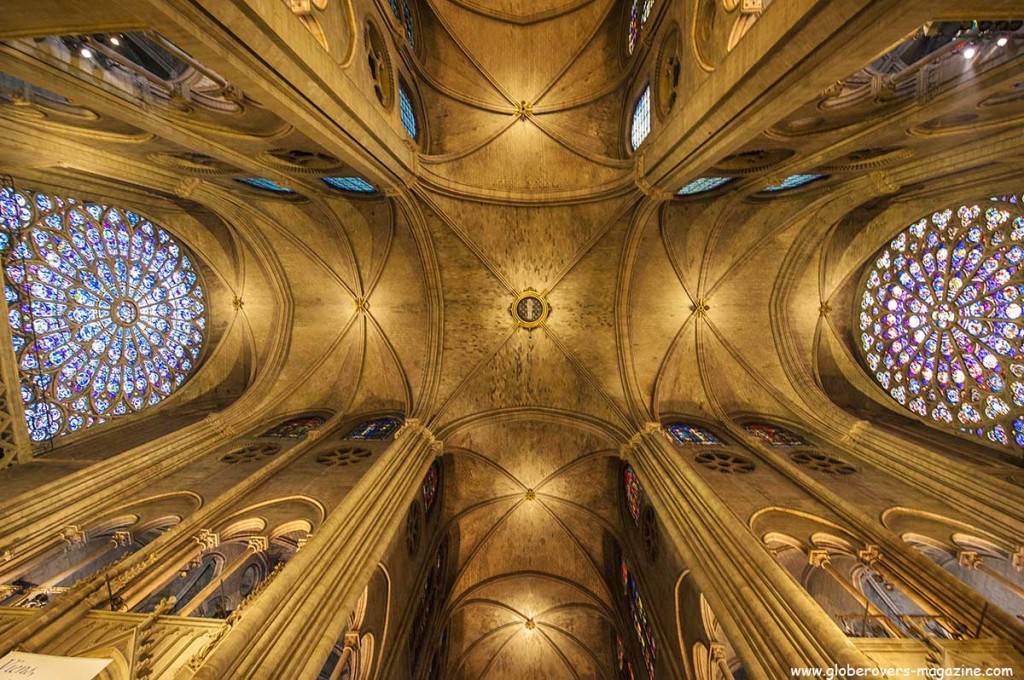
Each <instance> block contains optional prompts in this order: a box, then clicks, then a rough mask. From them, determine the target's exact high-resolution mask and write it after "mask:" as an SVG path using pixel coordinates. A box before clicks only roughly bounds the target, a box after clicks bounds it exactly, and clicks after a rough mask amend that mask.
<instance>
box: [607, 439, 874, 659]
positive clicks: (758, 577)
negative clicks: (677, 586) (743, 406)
mask: <svg viewBox="0 0 1024 680" xmlns="http://www.w3.org/2000/svg"><path fill="white" fill-rule="evenodd" d="M623 453H624V454H625V456H626V458H627V460H628V461H629V462H630V463H631V464H632V466H633V468H634V469H635V470H636V473H637V476H638V477H639V478H640V480H641V482H643V485H644V489H645V490H646V492H647V494H648V496H649V498H650V500H651V504H652V505H653V506H654V508H655V509H656V510H657V511H658V517H659V519H660V520H661V525H662V527H663V530H664V532H665V534H666V536H667V537H668V538H669V540H671V542H672V544H673V546H674V547H675V548H676V550H678V551H679V554H680V556H681V557H682V558H683V561H684V562H685V564H686V566H687V567H689V568H690V570H691V571H692V573H693V577H694V580H695V581H696V584H697V587H698V588H699V589H700V591H701V592H702V593H704V596H705V597H706V598H707V599H708V602H709V603H710V604H711V606H712V608H713V609H714V611H715V612H716V613H717V614H718V617H719V619H720V621H721V623H722V627H723V629H724V630H725V634H726V635H727V636H728V638H729V640H730V641H731V642H732V644H733V647H734V648H735V649H736V651H737V653H738V654H739V656H740V659H741V660H742V661H743V665H744V668H746V670H747V672H748V673H749V674H750V677H752V678H786V677H789V675H790V669H791V668H796V667H810V668H829V667H831V666H833V665H835V664H838V665H841V666H846V665H849V666H852V667H863V668H872V667H874V666H875V664H874V663H872V662H871V660H870V659H868V658H867V657H866V656H864V655H863V654H862V653H861V652H860V651H859V650H858V649H857V648H856V647H855V646H854V645H853V643H852V642H851V641H850V640H849V639H848V638H847V637H846V636H845V635H844V634H843V632H842V631H841V630H840V629H839V627H838V626H837V625H836V624H835V623H834V622H833V621H832V620H831V619H830V618H829V616H828V615H827V614H826V613H825V612H824V611H823V610H822V609H821V608H820V607H819V606H818V604H817V603H816V602H815V601H814V600H813V599H812V598H811V596H810V595H808V594H807V592H806V591H805V590H804V589H803V588H802V587H800V585H799V584H798V583H797V582H796V581H795V580H793V578H792V577H791V576H790V575H789V573H788V572H787V571H786V570H785V569H783V568H782V566H781V565H779V563H778V562H776V561H775V559H774V558H772V556H771V555H770V554H769V553H768V551H767V550H765V548H764V546H763V545H762V544H761V542H760V541H759V540H758V539H757V537H756V536H754V534H753V533H751V531H750V529H748V528H747V526H746V525H745V524H744V523H743V522H742V521H741V520H740V518H739V517H737V516H736V515H735V514H734V513H733V511H732V508H730V507H729V505H728V504H727V503H726V502H725V501H723V500H722V499H721V498H719V496H718V495H717V494H716V493H715V491H714V489H712V488H711V486H710V485H708V484H707V482H705V481H704V480H703V478H701V476H700V474H699V473H698V472H697V471H696V470H695V469H694V468H693V467H692V466H691V465H690V464H689V462H688V461H686V460H685V459H684V454H683V452H681V451H680V450H679V449H677V448H676V447H675V446H673V444H672V443H671V441H670V438H669V435H668V433H667V432H665V430H664V429H663V428H662V427H661V425H659V424H658V423H647V424H646V425H645V427H644V430H643V431H642V432H640V433H638V434H637V435H636V436H634V437H633V439H631V440H630V442H629V444H627V445H626V446H625V447H623Z"/></svg>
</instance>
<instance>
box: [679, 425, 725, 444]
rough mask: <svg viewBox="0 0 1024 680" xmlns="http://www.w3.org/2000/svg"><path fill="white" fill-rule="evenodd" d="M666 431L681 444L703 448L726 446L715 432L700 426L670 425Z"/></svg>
mask: <svg viewBox="0 0 1024 680" xmlns="http://www.w3.org/2000/svg"><path fill="white" fill-rule="evenodd" d="M665 430H666V431H667V432H668V433H669V434H670V435H672V438H673V439H675V440H676V442H678V443H680V444H699V445H701V446H723V445H724V444H725V442H723V441H722V440H721V439H720V438H719V437H718V435H716V434H715V433H714V432H712V431H711V430H709V429H707V428H704V427H700V426H699V425H691V424H689V423H670V424H668V425H666V426H665Z"/></svg>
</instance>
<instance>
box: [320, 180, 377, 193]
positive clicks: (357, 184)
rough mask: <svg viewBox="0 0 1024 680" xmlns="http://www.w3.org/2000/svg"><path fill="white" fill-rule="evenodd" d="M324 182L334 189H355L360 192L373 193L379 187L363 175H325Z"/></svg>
mask: <svg viewBox="0 0 1024 680" xmlns="http://www.w3.org/2000/svg"><path fill="white" fill-rule="evenodd" d="M323 180H324V183H325V184H327V186H329V187H331V188H333V189H339V190H341V191H355V192H358V193H360V194H372V193H375V192H376V191H377V188H376V187H375V186H373V185H372V184H370V183H369V182H367V181H366V180H365V179H363V178H362V177H324V178H323Z"/></svg>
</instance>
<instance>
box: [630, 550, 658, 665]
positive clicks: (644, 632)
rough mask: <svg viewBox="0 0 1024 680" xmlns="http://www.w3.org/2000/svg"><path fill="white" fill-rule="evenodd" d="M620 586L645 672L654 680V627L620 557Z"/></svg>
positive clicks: (655, 651) (656, 652) (656, 653)
mask: <svg viewBox="0 0 1024 680" xmlns="http://www.w3.org/2000/svg"><path fill="white" fill-rule="evenodd" d="M622 588H623V591H624V593H625V595H626V600H627V601H628V602H629V616H630V619H632V621H633V629H634V631H635V632H636V639H637V642H639V643H640V649H641V650H642V651H643V655H644V665H645V666H646V667H647V674H648V675H649V676H650V677H651V680H654V661H655V659H656V658H657V656H658V645H657V641H656V640H655V637H654V628H653V626H652V625H651V622H650V620H649V619H648V618H647V609H646V608H645V607H644V601H643V598H641V597H640V588H639V587H638V586H637V584H636V580H635V579H634V578H633V575H632V574H631V573H630V572H629V567H627V566H626V559H625V558H622Z"/></svg>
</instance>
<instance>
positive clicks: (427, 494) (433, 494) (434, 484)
mask: <svg viewBox="0 0 1024 680" xmlns="http://www.w3.org/2000/svg"><path fill="white" fill-rule="evenodd" d="M440 482H441V471H440V469H439V468H438V465H437V463H436V462H434V463H432V464H431V466H430V467H429V468H428V469H427V474H426V476H425V477H424V478H423V484H421V485H420V492H421V493H422V495H423V509H424V511H426V513H427V514H429V513H430V510H431V508H433V507H434V503H435V502H436V501H437V494H438V491H439V488H440Z"/></svg>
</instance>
